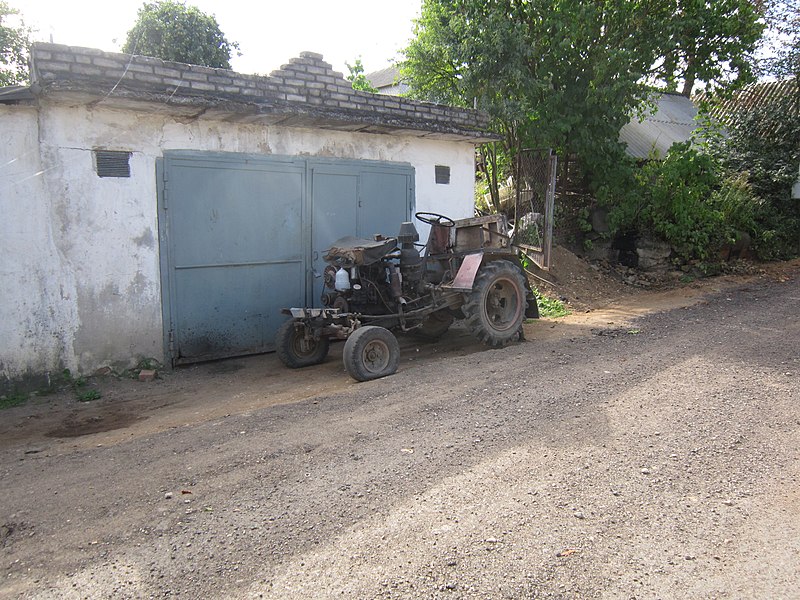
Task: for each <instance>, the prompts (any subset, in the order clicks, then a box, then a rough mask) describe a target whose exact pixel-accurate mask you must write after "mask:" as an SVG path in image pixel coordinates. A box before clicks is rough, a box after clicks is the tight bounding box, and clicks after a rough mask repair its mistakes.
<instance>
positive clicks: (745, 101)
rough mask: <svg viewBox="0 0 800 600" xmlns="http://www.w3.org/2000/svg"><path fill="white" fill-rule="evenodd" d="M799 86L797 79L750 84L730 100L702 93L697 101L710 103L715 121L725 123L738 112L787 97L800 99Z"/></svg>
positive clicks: (796, 107) (709, 110) (709, 108)
mask: <svg viewBox="0 0 800 600" xmlns="http://www.w3.org/2000/svg"><path fill="white" fill-rule="evenodd" d="M798 85H800V84H798V81H797V79H796V78H794V77H790V78H788V79H783V80H781V81H767V82H762V83H753V84H750V85H748V86H745V87H744V88H742V89H741V90H737V91H736V92H734V93H733V94H732V95H731V97H730V98H724V99H717V98H712V97H711V96H709V95H708V94H705V93H700V94H698V95H697V96H696V98H695V101H697V102H698V103H699V102H706V101H708V102H709V103H708V112H709V114H710V115H711V116H712V117H714V118H715V119H719V120H720V121H724V120H725V118H726V117H728V116H729V115H731V114H733V113H735V112H737V111H742V110H744V111H748V110H752V109H754V108H757V107H760V106H765V105H767V104H771V103H772V102H774V101H776V100H779V99H781V98H785V97H787V96H792V95H794V96H796V97H800V87H798ZM799 104H800V102H797V103H795V105H794V106H795V109H797V110H800V108H798V105H799Z"/></svg>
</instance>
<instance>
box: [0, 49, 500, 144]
mask: <svg viewBox="0 0 800 600" xmlns="http://www.w3.org/2000/svg"><path fill="white" fill-rule="evenodd" d="M31 67H32V68H31V78H32V85H31V87H30V88H22V89H18V88H13V89H10V91H9V94H10V98H13V99H14V100H17V101H18V100H20V99H21V95H22V96H24V95H26V94H28V95H30V94H31V93H33V94H34V96H36V97H39V96H41V97H53V98H55V97H61V98H70V99H76V100H78V101H86V102H92V103H100V104H103V105H106V106H114V107H123V108H127V109H130V110H149V108H148V107H150V106H151V105H152V103H157V104H159V105H160V106H161V107H162V108H163V110H165V111H168V112H172V113H174V114H176V115H184V116H193V117H195V118H203V119H214V118H219V119H225V120H236V121H240V122H244V123H260V124H265V125H280V126H283V127H306V128H321V129H333V130H340V131H349V132H363V133H377V134H387V135H405V136H413V137H421V138H431V139H441V140H453V141H465V142H472V143H481V142H485V141H492V140H495V139H498V136H497V135H496V134H494V133H491V132H490V131H488V126H489V117H488V116H487V115H486V114H484V113H481V112H480V111H475V110H469V109H464V108H457V107H452V106H445V105H442V104H434V103H431V102H420V101H417V100H410V99H406V98H387V97H386V96H381V95H379V94H372V93H368V92H361V91H358V90H354V89H353V87H352V85H351V84H350V82H348V81H346V80H345V79H344V77H343V76H342V74H341V73H337V72H335V71H333V69H332V67H331V66H330V65H329V64H328V63H326V62H324V61H323V59H322V56H321V55H319V54H315V53H313V52H303V53H301V55H300V56H299V57H297V58H293V59H291V60H290V61H289V63H288V64H285V65H283V66H282V67H281V68H280V69H279V70H277V71H274V72H272V73H271V74H270V75H269V76H268V77H265V76H260V75H245V74H241V73H236V72H234V71H230V70H226V69H212V68H209V67H202V66H198V65H188V64H183V63H176V62H168V61H163V60H161V59H158V58H152V57H146V56H135V55H129V54H119V53H112V52H102V51H100V50H95V49H91V48H77V47H71V46H63V45H59V44H47V43H41V42H40V43H35V44H34V45H33V47H32V48H31ZM7 89H9V88H7ZM0 98H2V96H0ZM0 102H2V100H0Z"/></svg>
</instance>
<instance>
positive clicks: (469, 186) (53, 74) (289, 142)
mask: <svg viewBox="0 0 800 600" xmlns="http://www.w3.org/2000/svg"><path fill="white" fill-rule="evenodd" d="M31 64H32V69H31V75H32V78H33V81H32V85H31V86H30V87H27V88H19V89H17V88H14V89H12V90H6V92H5V93H4V94H2V95H0V128H2V130H3V132H4V133H8V135H7V137H8V140H7V144H6V145H4V146H3V148H2V149H0V155H2V160H3V163H4V164H6V165H7V168H6V169H5V170H4V172H3V173H0V180H3V181H5V185H4V189H5V190H6V191H7V192H8V193H7V194H5V195H3V197H2V198H0V204H1V205H2V208H3V211H4V213H3V214H4V215H5V217H6V218H5V220H4V223H6V226H5V228H4V231H3V236H2V239H3V241H4V243H5V248H7V249H8V250H7V252H6V257H5V260H6V264H7V265H8V266H7V272H6V279H7V282H6V283H7V285H5V286H4V288H3V289H4V292H5V297H4V301H3V308H4V314H3V317H4V318H3V319H2V321H1V322H0V339H3V340H4V341H5V342H6V348H7V351H6V352H4V355H3V358H2V360H0V387H1V386H3V385H5V386H7V387H8V386H14V385H16V382H17V381H23V380H24V381H27V380H30V381H34V380H36V381H45V382H46V381H48V377H50V374H52V373H61V372H63V370H64V369H69V370H70V372H71V373H75V374H91V373H93V372H95V371H98V370H103V371H109V370H111V371H116V372H124V371H125V370H126V369H130V368H133V367H135V366H136V365H138V364H141V363H148V364H149V363H152V362H154V361H155V362H157V363H162V364H165V365H176V364H181V363H193V362H198V361H203V360H210V359H215V358H222V357H227V356H235V355H244V354H250V353H260V352H265V351H270V350H272V349H273V346H272V345H273V336H274V333H275V331H276V329H277V327H278V326H279V324H280V323H281V322H282V319H283V318H284V317H283V315H281V312H280V309H281V308H283V307H288V306H298V305H305V306H309V305H310V306H314V305H317V304H318V299H319V297H320V291H321V287H322V272H323V270H324V261H323V258H322V257H323V256H324V253H325V250H327V249H328V248H329V247H330V245H331V243H332V242H333V241H335V240H336V239H338V238H339V237H342V236H345V235H356V236H360V237H371V236H372V235H374V234H375V233H383V234H385V235H396V234H397V231H398V226H399V224H400V222H402V221H403V220H407V219H409V217H410V216H411V213H412V211H414V210H420V211H429V212H437V213H443V214H447V215H448V216H450V217H453V218H456V219H458V218H464V217H469V216H472V211H473V193H474V182H475V171H474V164H475V162H474V161H475V153H474V148H475V144H478V143H482V142H484V141H492V140H495V139H497V137H498V136H497V135H496V134H494V133H491V132H490V131H488V124H489V118H488V116H487V115H484V114H483V113H480V112H478V111H474V110H471V109H465V108H458V107H449V106H442V105H437V104H431V103H426V102H419V101H416V100H411V99H407V98H395V97H388V96H380V95H379V94H371V93H368V92H362V91H359V90H354V89H353V88H352V85H351V83H350V82H349V81H347V80H345V79H344V77H343V76H342V74H341V73H337V72H335V71H334V70H333V68H332V67H331V65H329V64H328V63H326V62H325V61H324V60H323V58H322V56H321V55H319V54H315V53H312V52H304V53H302V54H301V55H300V56H298V57H295V58H291V59H289V61H288V62H287V63H286V64H284V65H282V66H281V68H280V69H278V70H276V71H273V72H272V73H270V74H269V75H268V76H264V75H251V74H242V73H235V72H233V71H227V70H224V69H210V68H208V67H201V66H198V65H186V64H181V63H173V62H167V61H162V60H160V59H156V58H151V57H145V56H132V55H125V54H118V53H108V52H102V51H100V50H96V49H92V48H79V47H71V46H62V45H59V44H45V43H37V44H34V46H33V47H32V49H31ZM442 173H447V174H449V177H441V176H440V175H441V174H442ZM422 233H423V235H424V232H422Z"/></svg>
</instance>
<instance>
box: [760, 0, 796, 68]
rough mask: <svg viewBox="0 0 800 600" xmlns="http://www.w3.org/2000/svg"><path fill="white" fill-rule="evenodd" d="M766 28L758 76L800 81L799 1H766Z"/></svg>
mask: <svg viewBox="0 0 800 600" xmlns="http://www.w3.org/2000/svg"><path fill="white" fill-rule="evenodd" d="M766 24H767V31H766V35H765V36H764V40H763V43H762V46H761V52H762V57H761V60H760V61H759V63H760V64H759V67H760V71H761V73H762V74H764V75H767V76H775V77H781V78H782V77H794V78H795V79H800V0H769V1H768V2H767V8H766Z"/></svg>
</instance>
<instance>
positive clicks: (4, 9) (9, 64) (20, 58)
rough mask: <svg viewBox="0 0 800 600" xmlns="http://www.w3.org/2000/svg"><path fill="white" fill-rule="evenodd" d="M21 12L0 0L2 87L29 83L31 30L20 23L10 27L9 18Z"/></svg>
mask: <svg viewBox="0 0 800 600" xmlns="http://www.w3.org/2000/svg"><path fill="white" fill-rule="evenodd" d="M16 15H19V11H17V10H15V9H13V8H11V7H10V6H8V4H7V3H6V2H3V1H2V0H0V86H4V85H20V84H25V83H27V81H28V47H29V46H30V33H31V32H30V29H28V28H27V27H25V24H24V23H23V22H21V21H20V24H19V25H17V26H14V25H9V24H8V20H9V19H8V18H9V17H14V16H16Z"/></svg>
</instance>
